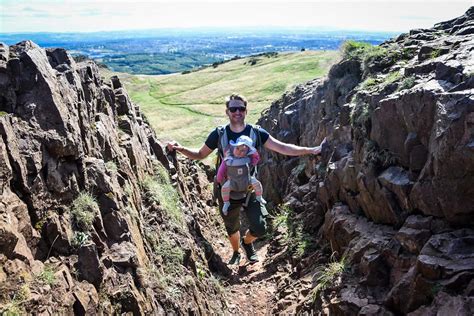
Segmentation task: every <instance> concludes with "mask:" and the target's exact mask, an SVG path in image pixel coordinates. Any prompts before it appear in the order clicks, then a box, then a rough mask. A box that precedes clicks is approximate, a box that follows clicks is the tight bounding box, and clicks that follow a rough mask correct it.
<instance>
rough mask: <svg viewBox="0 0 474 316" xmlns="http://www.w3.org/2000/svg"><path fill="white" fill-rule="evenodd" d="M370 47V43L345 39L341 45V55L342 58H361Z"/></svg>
mask: <svg viewBox="0 0 474 316" xmlns="http://www.w3.org/2000/svg"><path fill="white" fill-rule="evenodd" d="M370 47H372V45H371V44H369V43H365V42H357V41H353V40H348V41H345V42H344V43H342V45H341V53H342V57H343V58H344V59H360V60H362V59H363V57H364V56H365V54H366V52H367V51H368V50H369V49H370Z"/></svg>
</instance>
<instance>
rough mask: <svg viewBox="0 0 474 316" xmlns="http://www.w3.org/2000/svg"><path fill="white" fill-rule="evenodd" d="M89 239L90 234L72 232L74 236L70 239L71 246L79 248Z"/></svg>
mask: <svg viewBox="0 0 474 316" xmlns="http://www.w3.org/2000/svg"><path fill="white" fill-rule="evenodd" d="M89 239H90V235H89V234H88V233H85V232H74V237H73V239H72V241H71V246H73V247H74V248H80V247H82V246H84V245H85V244H86V243H87V242H88V241H89Z"/></svg>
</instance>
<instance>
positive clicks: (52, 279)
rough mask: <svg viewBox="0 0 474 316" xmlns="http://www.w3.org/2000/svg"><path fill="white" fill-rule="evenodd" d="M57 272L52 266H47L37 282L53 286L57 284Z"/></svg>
mask: <svg viewBox="0 0 474 316" xmlns="http://www.w3.org/2000/svg"><path fill="white" fill-rule="evenodd" d="M54 273H55V271H54V268H53V267H52V266H51V265H48V264H46V265H45V266H44V269H43V271H41V273H40V274H39V275H38V276H37V280H38V281H39V282H40V283H42V284H47V285H49V286H53V285H55V284H56V276H55V275H54Z"/></svg>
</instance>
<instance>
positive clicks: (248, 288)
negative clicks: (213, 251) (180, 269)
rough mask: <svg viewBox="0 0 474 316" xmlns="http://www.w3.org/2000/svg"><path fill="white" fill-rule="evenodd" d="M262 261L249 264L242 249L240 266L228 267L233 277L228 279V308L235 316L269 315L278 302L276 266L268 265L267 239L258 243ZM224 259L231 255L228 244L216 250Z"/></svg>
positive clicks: (256, 247) (258, 252) (259, 255)
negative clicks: (276, 296) (276, 295)
mask: <svg viewBox="0 0 474 316" xmlns="http://www.w3.org/2000/svg"><path fill="white" fill-rule="evenodd" d="M255 249H256V250H257V254H258V257H259V259H260V260H259V261H258V262H257V263H254V264H249V263H248V261H247V260H246V258H245V253H244V251H243V250H242V249H241V254H242V259H241V261H240V265H239V266H237V265H235V266H228V267H229V268H230V269H231V270H232V277H231V278H230V279H229V280H228V281H227V282H225V287H224V288H225V295H226V297H227V303H228V311H229V313H230V314H232V315H270V314H272V309H273V307H274V304H275V300H274V298H275V293H276V284H275V279H274V277H275V273H274V271H275V268H274V266H273V265H268V264H267V262H268V259H269V258H268V250H269V243H268V241H257V242H255ZM217 251H218V253H219V255H220V256H221V257H222V259H223V260H224V261H226V262H227V261H228V260H229V258H230V257H231V255H232V250H231V249H230V245H229V243H228V242H227V243H221V247H219V249H218V250H217Z"/></svg>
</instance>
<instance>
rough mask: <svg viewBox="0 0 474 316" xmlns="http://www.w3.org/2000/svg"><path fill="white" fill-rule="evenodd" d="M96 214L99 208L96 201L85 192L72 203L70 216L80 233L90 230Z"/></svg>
mask: <svg viewBox="0 0 474 316" xmlns="http://www.w3.org/2000/svg"><path fill="white" fill-rule="evenodd" d="M98 213H99V206H98V205H97V202H96V200H95V199H94V197H93V196H92V195H91V194H89V193H87V192H81V193H80V194H79V196H78V197H77V198H76V199H75V200H74V201H73V202H72V210H71V214H72V217H73V220H74V222H75V223H76V225H77V227H78V228H79V230H81V231H90V230H91V229H92V224H93V222H94V218H95V216H96V215H97V214H98Z"/></svg>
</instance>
